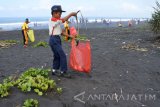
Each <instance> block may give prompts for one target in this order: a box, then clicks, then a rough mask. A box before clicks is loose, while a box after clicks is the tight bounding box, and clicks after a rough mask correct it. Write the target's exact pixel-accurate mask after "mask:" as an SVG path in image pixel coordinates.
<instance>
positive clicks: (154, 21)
mask: <svg viewBox="0 0 160 107" xmlns="http://www.w3.org/2000/svg"><path fill="white" fill-rule="evenodd" d="M156 5H157V6H156V7H154V13H153V14H152V18H151V20H150V22H149V23H150V25H151V28H152V31H153V32H154V33H158V32H159V31H160V4H159V2H158V1H156Z"/></svg>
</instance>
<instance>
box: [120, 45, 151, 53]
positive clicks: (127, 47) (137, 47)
mask: <svg viewBox="0 0 160 107" xmlns="http://www.w3.org/2000/svg"><path fill="white" fill-rule="evenodd" d="M121 48H122V49H126V50H136V51H141V52H146V51H148V49H147V48H141V47H140V46H139V45H136V44H134V43H129V44H125V45H123V46H122V47H121Z"/></svg>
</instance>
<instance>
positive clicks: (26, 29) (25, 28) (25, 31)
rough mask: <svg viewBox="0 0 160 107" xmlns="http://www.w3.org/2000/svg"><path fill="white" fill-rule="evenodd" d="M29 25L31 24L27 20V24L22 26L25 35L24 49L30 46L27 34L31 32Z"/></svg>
mask: <svg viewBox="0 0 160 107" xmlns="http://www.w3.org/2000/svg"><path fill="white" fill-rule="evenodd" d="M28 23H29V19H28V18H26V20H25V22H24V23H23V25H22V35H23V43H24V48H26V47H27V45H28V34H27V32H28V30H29V27H28Z"/></svg>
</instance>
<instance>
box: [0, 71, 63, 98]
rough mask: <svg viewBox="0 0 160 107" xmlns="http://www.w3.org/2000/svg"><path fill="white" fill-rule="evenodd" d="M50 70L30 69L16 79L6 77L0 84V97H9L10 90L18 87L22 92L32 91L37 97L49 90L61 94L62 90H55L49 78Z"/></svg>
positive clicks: (53, 82)
mask: <svg viewBox="0 0 160 107" xmlns="http://www.w3.org/2000/svg"><path fill="white" fill-rule="evenodd" d="M49 72H51V70H50V69H39V68H30V69H28V70H27V71H25V72H24V73H22V74H21V75H20V76H19V77H18V79H17V78H16V80H15V77H12V76H10V77H8V78H6V79H4V80H3V83H2V84H0V96H1V97H6V96H8V95H9V91H10V88H11V87H13V86H16V87H18V88H19V89H20V90H21V91H22V92H30V91H32V90H33V91H34V92H35V93H37V94H38V95H39V96H42V95H43V94H44V93H45V92H47V91H49V90H55V91H56V92H57V93H59V94H60V93H62V88H56V87H57V85H56V83H55V81H54V80H52V79H50V78H49Z"/></svg>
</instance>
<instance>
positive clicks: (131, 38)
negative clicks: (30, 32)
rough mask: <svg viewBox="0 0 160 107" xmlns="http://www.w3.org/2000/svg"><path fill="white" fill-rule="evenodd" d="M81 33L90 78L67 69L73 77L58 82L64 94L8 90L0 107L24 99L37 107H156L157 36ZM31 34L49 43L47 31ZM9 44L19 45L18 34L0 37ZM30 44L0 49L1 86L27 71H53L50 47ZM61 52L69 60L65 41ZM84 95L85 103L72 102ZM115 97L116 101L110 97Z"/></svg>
mask: <svg viewBox="0 0 160 107" xmlns="http://www.w3.org/2000/svg"><path fill="white" fill-rule="evenodd" d="M80 33H81V34H86V35H87V36H88V38H89V39H90V40H91V47H92V71H91V77H90V76H88V75H86V74H83V73H77V72H75V71H72V70H70V69H69V71H70V73H71V74H72V76H73V78H72V79H66V78H60V79H61V81H59V82H58V83H57V84H58V86H60V87H62V88H63V93H62V95H60V96H59V95H55V94H54V93H48V95H44V96H41V97H39V96H38V95H36V94H35V93H33V92H30V93H22V92H20V91H19V90H18V89H17V88H12V89H11V94H10V95H9V96H8V97H6V98H0V107H21V105H22V104H23V101H24V100H25V99H26V98H37V99H38V100H39V103H40V107H160V44H159V43H155V41H154V38H155V35H153V33H152V32H151V31H150V30H148V29H147V28H143V27H140V28H106V29H104V28H101V29H96V28H94V29H88V30H87V31H86V30H83V29H81V30H80ZM35 35H36V42H38V41H39V40H43V41H48V38H49V36H48V30H36V31H35ZM9 39H11V40H18V41H22V35H21V31H6V32H0V40H9ZM124 42H125V43H135V44H137V45H139V46H140V47H143V48H147V49H148V51H147V52H141V51H135V50H125V49H121V46H123V43H124ZM32 45H33V43H30V46H29V47H28V48H26V49H25V48H23V45H22V43H18V44H17V45H14V46H12V47H10V48H8V49H0V81H2V80H3V79H4V78H5V77H7V76H10V75H13V74H15V73H18V74H20V73H21V72H23V71H25V70H27V69H28V68H30V67H38V68H39V67H41V66H44V67H45V68H50V67H51V65H52V59H53V58H52V56H53V55H52V52H51V50H50V47H48V48H43V47H39V48H32ZM63 47H64V49H65V52H66V53H67V54H68V55H67V57H69V51H70V45H69V43H65V42H63ZM50 75H51V74H50ZM51 78H53V79H55V80H56V81H57V79H58V78H57V77H55V76H51ZM82 92H85V94H84V97H83V98H82V96H79V97H78V98H79V99H81V100H83V101H85V104H83V103H82V102H79V101H76V100H74V96H75V95H77V94H80V93H82ZM115 93H116V94H117V95H118V96H119V97H118V99H119V100H116V98H115V99H112V98H109V96H111V97H112V95H113V94H115ZM120 95H123V97H122V96H121V98H120ZM127 95H130V97H129V99H127ZM96 96H97V97H96ZM99 96H100V98H99ZM107 96H108V97H107ZM140 96H141V97H140ZM135 97H136V98H137V99H136V98H135Z"/></svg>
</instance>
